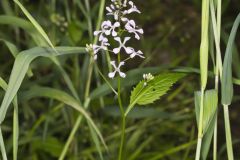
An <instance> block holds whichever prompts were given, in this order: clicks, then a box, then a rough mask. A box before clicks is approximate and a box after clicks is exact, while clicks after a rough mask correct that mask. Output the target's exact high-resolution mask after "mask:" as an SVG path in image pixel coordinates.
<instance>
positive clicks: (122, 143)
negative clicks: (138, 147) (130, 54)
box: [118, 53, 126, 160]
mask: <svg viewBox="0 0 240 160" xmlns="http://www.w3.org/2000/svg"><path fill="white" fill-rule="evenodd" d="M120 61H121V57H120V53H118V63H120ZM118 103H119V108H120V111H121V118H122V122H121V123H122V128H121V130H122V132H121V142H120V148H119V153H118V160H122V158H123V148H124V143H125V128H126V118H125V115H124V109H123V106H122V99H121V77H120V76H118Z"/></svg>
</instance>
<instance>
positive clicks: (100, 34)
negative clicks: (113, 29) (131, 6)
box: [93, 20, 111, 41]
mask: <svg viewBox="0 0 240 160" xmlns="http://www.w3.org/2000/svg"><path fill="white" fill-rule="evenodd" d="M109 23H110V25H111V21H109V20H108V21H103V22H102V25H101V29H102V30H100V31H95V32H94V33H93V34H94V36H98V35H99V41H102V40H103V39H105V37H104V33H105V32H106V30H107V29H108V28H109Z"/></svg>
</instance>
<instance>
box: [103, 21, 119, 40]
mask: <svg viewBox="0 0 240 160" xmlns="http://www.w3.org/2000/svg"><path fill="white" fill-rule="evenodd" d="M109 22H110V21H109ZM107 25H108V29H107V30H106V31H105V34H106V35H108V36H109V35H110V34H111V32H112V36H113V37H116V36H117V32H116V31H115V28H117V27H120V23H119V22H115V23H114V24H113V25H112V23H111V22H110V23H108V24H107Z"/></svg>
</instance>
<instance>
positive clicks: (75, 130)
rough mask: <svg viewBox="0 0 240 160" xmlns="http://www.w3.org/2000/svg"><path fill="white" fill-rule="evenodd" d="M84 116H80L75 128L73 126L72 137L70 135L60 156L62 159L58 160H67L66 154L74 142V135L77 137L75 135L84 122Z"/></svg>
mask: <svg viewBox="0 0 240 160" xmlns="http://www.w3.org/2000/svg"><path fill="white" fill-rule="evenodd" d="M82 118H83V117H82V116H79V117H78V118H77V120H76V122H75V124H74V126H73V129H72V131H71V133H70V135H69V137H68V140H67V142H66V143H65V145H64V148H63V150H62V152H61V155H60V157H59V158H58V160H64V158H65V156H66V154H67V151H68V147H69V145H70V144H71V142H72V140H73V138H74V135H75V133H76V132H77V129H78V127H79V125H80V123H81V121H82Z"/></svg>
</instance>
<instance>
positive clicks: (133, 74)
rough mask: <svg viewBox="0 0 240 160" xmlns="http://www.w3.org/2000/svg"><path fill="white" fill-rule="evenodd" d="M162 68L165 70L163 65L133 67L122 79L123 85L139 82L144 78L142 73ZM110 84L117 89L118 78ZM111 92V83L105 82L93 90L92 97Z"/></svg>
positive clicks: (153, 71) (128, 85)
mask: <svg viewBox="0 0 240 160" xmlns="http://www.w3.org/2000/svg"><path fill="white" fill-rule="evenodd" d="M162 70H163V68H162V67H146V68H138V69H133V70H131V71H129V72H127V77H126V78H124V79H123V80H122V81H121V86H122V87H123V88H125V87H130V86H132V85H135V84H137V83H138V82H139V81H140V80H141V79H142V75H143V74H144V73H153V74H155V73H159V72H161V71H162ZM110 84H111V86H112V87H113V89H116V88H117V78H116V79H113V80H111V81H110ZM110 93H112V89H111V88H110V87H109V85H108V84H107V83H104V84H103V85H101V86H99V87H98V88H96V89H95V90H93V91H92V92H91V94H90V98H91V99H96V98H99V97H101V96H105V95H107V94H110Z"/></svg>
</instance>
